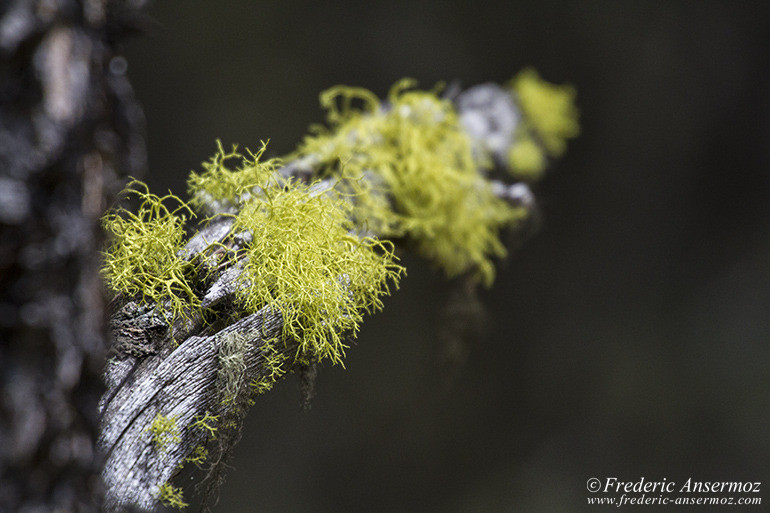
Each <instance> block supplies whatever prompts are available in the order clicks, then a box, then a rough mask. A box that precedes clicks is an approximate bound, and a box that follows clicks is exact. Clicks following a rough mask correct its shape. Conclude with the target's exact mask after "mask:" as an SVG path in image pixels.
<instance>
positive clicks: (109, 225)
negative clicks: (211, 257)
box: [102, 180, 200, 318]
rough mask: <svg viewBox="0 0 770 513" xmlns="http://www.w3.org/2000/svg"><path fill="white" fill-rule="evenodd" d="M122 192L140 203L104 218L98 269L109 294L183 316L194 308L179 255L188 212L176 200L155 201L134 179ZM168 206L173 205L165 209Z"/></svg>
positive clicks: (187, 270)
mask: <svg viewBox="0 0 770 513" xmlns="http://www.w3.org/2000/svg"><path fill="white" fill-rule="evenodd" d="M125 193H126V194H127V195H129V196H136V197H138V198H139V200H140V201H141V204H140V205H139V208H138V211H137V212H136V213H133V212H131V211H129V210H127V209H125V208H118V209H116V210H113V211H110V212H108V213H107V214H106V215H105V217H104V220H103V225H104V228H105V230H106V231H107V234H108V236H109V240H110V244H109V247H108V248H107V251H106V252H105V253H104V264H103V267H102V274H103V275H104V277H105V279H106V281H107V285H108V286H109V288H110V289H111V290H112V291H113V292H115V293H118V292H120V293H123V294H126V295H128V296H129V297H132V296H136V297H139V298H141V300H142V301H144V302H152V303H155V304H156V305H159V306H161V307H164V306H166V305H167V308H168V310H169V311H170V313H171V317H172V318H176V317H180V316H186V315H187V311H188V310H189V309H190V308H196V307H198V306H199V304H200V301H199V300H198V298H197V296H196V295H195V293H194V291H193V289H192V286H191V275H192V274H193V273H194V271H195V269H194V265H193V264H192V263H191V262H189V261H187V260H185V259H184V258H182V257H181V256H180V250H181V249H182V246H183V239H184V236H185V233H184V223H185V220H186V215H187V214H189V215H191V216H192V215H194V214H193V212H192V211H191V210H190V208H189V207H188V206H187V205H186V204H185V203H184V202H183V201H182V200H180V199H179V198H177V197H176V196H174V195H172V194H169V195H167V196H164V197H162V198H161V197H158V196H156V195H154V194H151V193H150V192H149V190H148V189H147V186H146V185H145V184H144V183H142V182H140V181H138V180H134V181H132V182H131V183H129V184H128V186H127V188H126V192H125ZM168 203H176V206H175V207H174V208H173V209H170V207H168V206H167V204H168Z"/></svg>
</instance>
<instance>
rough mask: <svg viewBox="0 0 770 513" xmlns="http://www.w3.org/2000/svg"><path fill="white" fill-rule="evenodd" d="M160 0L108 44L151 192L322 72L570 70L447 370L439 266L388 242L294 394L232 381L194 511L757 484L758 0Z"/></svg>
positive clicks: (302, 92)
mask: <svg viewBox="0 0 770 513" xmlns="http://www.w3.org/2000/svg"><path fill="white" fill-rule="evenodd" d="M183 4H184V5H182V4H180V3H178V2H160V1H158V2H155V4H154V6H153V8H152V9H150V11H149V12H150V14H151V16H152V17H153V18H154V19H155V20H156V23H154V24H152V25H150V27H149V30H148V33H146V34H144V35H141V36H139V37H137V38H136V39H135V40H134V41H132V42H131V43H130V45H129V47H128V52H127V59H128V63H129V67H128V73H129V76H130V78H131V80H132V82H133V84H134V87H135V89H136V93H137V96H138V97H139V100H140V101H141V102H142V103H143V105H144V108H145V114H146V117H147V125H148V150H149V168H150V171H149V175H148V176H147V177H146V178H147V179H148V181H149V183H150V185H151V187H152V188H153V189H154V191H155V192H158V193H162V192H165V191H166V190H167V189H171V190H172V191H174V192H176V193H178V194H184V189H185V185H184V182H185V179H186V177H187V174H188V172H189V171H190V170H193V169H194V170H199V169H200V162H202V161H204V160H207V159H208V158H209V157H210V156H211V155H212V154H213V152H214V151H215V140H216V139H217V138H220V139H221V140H222V141H223V143H224V144H225V145H226V146H229V145H230V144H232V143H238V144H240V145H241V147H244V146H245V147H248V148H252V149H256V148H258V146H259V141H260V139H268V138H269V139H270V145H269V147H268V153H270V154H271V155H280V154H284V153H287V152H289V151H291V150H292V149H293V148H294V146H295V145H296V143H298V142H299V141H300V139H301V138H302V136H303V134H305V133H306V131H307V127H308V125H310V124H311V123H318V122H321V121H322V120H323V113H322V112H321V110H320V108H319V107H318V93H319V92H321V91H322V90H324V89H326V88H328V87H330V86H333V85H336V84H340V83H343V84H349V85H354V86H362V87H366V88H369V89H371V90H373V91H374V92H375V93H377V94H378V95H379V96H383V95H384V94H386V93H387V90H388V88H389V86H390V85H391V84H392V83H393V82H395V81H396V80H397V79H399V78H402V77H405V76H409V77H414V78H416V79H418V80H419V82H420V85H421V86H423V87H425V88H430V87H432V86H433V85H434V84H435V83H436V82H438V81H442V80H445V81H451V80H454V79H458V80H461V82H462V84H463V85H465V86H470V85H474V84H477V83H480V82H485V81H495V82H498V83H499V82H505V81H507V80H508V79H509V78H510V77H512V76H513V75H514V74H515V73H516V72H517V71H519V70H520V69H521V68H523V67H526V66H534V67H535V68H536V69H537V70H538V71H539V72H540V74H541V75H542V76H543V78H545V79H546V80H549V81H551V82H556V83H564V82H568V83H571V84H573V85H574V86H575V87H576V88H577V91H578V106H579V108H580V111H581V122H582V123H581V124H582V135H581V136H580V137H579V138H578V139H577V140H575V141H573V142H571V144H570V147H569V150H568V152H567V154H566V157H565V158H564V159H562V160H561V161H560V162H559V163H557V165H556V166H554V167H553V168H552V170H551V172H550V174H549V175H548V176H547V178H546V179H545V180H544V181H543V183H541V184H540V185H539V187H538V188H537V190H536V194H537V197H538V199H539V201H540V204H541V207H542V213H543V223H542V226H541V229H540V231H539V232H538V233H537V234H536V235H535V237H534V238H533V239H531V240H530V241H529V242H528V243H527V244H525V245H524V246H523V248H522V249H521V250H520V251H518V252H516V253H515V254H513V255H512V257H511V258H510V259H509V260H508V261H507V262H506V263H504V264H502V265H501V266H500V267H499V269H498V277H497V280H496V282H495V285H494V286H493V288H492V289H490V290H488V291H485V292H484V293H483V294H482V301H483V303H484V304H485V306H486V307H487V323H486V329H485V332H484V333H482V334H481V335H480V336H479V337H478V339H477V340H476V341H474V342H473V343H471V345H470V347H469V352H468V358H467V361H466V362H465V363H464V365H462V366H461V367H460V368H459V369H458V370H457V371H456V372H455V373H454V374H453V375H452V378H453V379H448V376H447V373H446V369H445V368H443V367H442V366H441V365H440V364H439V355H440V354H441V351H442V346H441V340H440V337H439V336H438V333H437V331H438V328H439V326H440V324H441V322H442V321H441V316H440V310H441V308H442V306H443V305H444V303H445V299H446V296H447V295H448V291H449V290H450V287H449V285H448V284H447V283H446V281H445V280H444V279H443V277H442V276H441V275H440V274H439V273H437V272H435V271H434V270H432V269H431V268H430V267H429V266H428V265H427V264H425V263H423V262H421V261H419V260H418V259H417V258H414V257H410V256H406V257H405V259H404V263H405V265H406V266H407V269H408V276H407V277H406V278H405V279H403V280H402V282H401V290H400V291H398V292H397V293H395V294H394V295H393V296H392V297H390V298H387V299H386V301H385V309H384V311H383V312H381V313H379V314H377V315H374V316H372V317H369V318H368V319H367V321H366V322H365V324H364V329H363V330H362V332H361V333H360V335H359V337H358V340H357V343H355V344H354V345H353V346H352V347H351V348H350V350H349V351H348V354H347V359H346V360H345V365H346V369H343V368H342V367H339V366H337V367H332V366H330V365H326V366H325V367H324V368H323V369H322V370H321V372H320V373H319V377H318V381H317V387H316V392H317V393H316V397H315V399H314V401H313V403H312V410H311V411H310V412H309V413H303V412H301V411H300V409H299V401H300V393H299V390H298V386H297V380H296V379H295V378H292V377H289V378H288V379H286V380H284V381H283V382H280V383H279V384H278V385H277V387H276V389H275V390H274V391H273V392H271V393H269V394H266V395H265V396H262V397H261V398H260V399H259V400H258V402H257V405H256V406H255V407H254V408H253V409H252V411H251V412H250V413H249V416H248V419H247V423H246V430H245V432H244V437H243V440H242V441H241V443H240V445H239V446H238V447H237V450H236V453H237V454H236V456H235V458H234V459H233V460H232V464H233V465H234V467H235V469H234V470H232V471H231V472H230V473H229V478H228V480H227V482H226V483H225V485H224V487H223V488H222V500H221V502H220V504H219V506H218V507H217V508H216V511H223V512H224V511H227V512H230V513H235V512H246V511H248V512H252V511H259V512H260V513H269V512H311V511H312V512H335V513H338V512H343V511H369V512H411V511H414V512H426V511H441V512H471V511H484V512H486V513H488V512H497V511H500V512H507V511H532V512H539V511H550V512H580V511H596V510H597V508H598V507H597V506H593V507H592V506H588V505H586V499H585V497H586V496H588V495H589V494H588V493H587V491H586V488H585V486H586V480H587V479H588V478H590V477H599V478H602V477H605V476H616V477H618V478H619V479H620V480H637V479H639V478H640V477H641V476H644V477H645V478H646V479H649V480H662V479H663V478H666V479H667V480H669V481H677V482H684V481H685V480H686V479H687V478H688V477H692V478H693V479H694V480H703V481H762V484H763V487H762V488H763V492H764V493H763V494H761V495H762V496H763V499H764V502H767V501H770V494H769V493H768V492H767V491H766V490H768V489H770V472H768V466H767V462H768V461H770V432H769V431H768V425H770V408H768V398H769V397H768V396H769V392H768V391H770V66H769V64H768V63H770V51H769V50H770V48H768V46H770V45H768V43H769V42H770V9H769V8H763V9H760V8H751V7H749V6H750V5H751V4H759V3H758V2H745V3H744V2H735V3H734V2H728V1H723V2H708V1H702V2H679V1H634V2H630V1H629V2H615V1H610V0H607V1H589V2H585V1H582V2H578V1H569V2H567V1H537V2H535V1H520V2H515V1H497V2H495V1H489V2H459V1H455V2H450V1H430V2H406V1H397V0H391V1H388V2H357V1H355V2H354V1H348V2H337V3H334V4H331V3H326V2H312V3H311V2H296V1H284V2H254V1H252V0H241V1H222V2H212V1H203V0H195V1H193V0H189V1H186V2H184V3H183ZM188 496H189V494H188ZM655 510H656V509H655V507H646V509H645V511H655Z"/></svg>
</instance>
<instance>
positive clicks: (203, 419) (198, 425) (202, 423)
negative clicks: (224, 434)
mask: <svg viewBox="0 0 770 513" xmlns="http://www.w3.org/2000/svg"><path fill="white" fill-rule="evenodd" d="M218 422H219V416H218V415H212V414H210V413H209V412H208V411H206V412H205V413H204V414H203V415H196V416H195V417H194V418H193V422H192V424H190V429H200V430H201V431H205V432H206V433H207V435H208V437H209V438H211V439H214V438H216V436H217V427H216V426H217V423H218Z"/></svg>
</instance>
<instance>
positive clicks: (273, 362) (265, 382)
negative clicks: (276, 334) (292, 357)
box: [251, 341, 286, 395]
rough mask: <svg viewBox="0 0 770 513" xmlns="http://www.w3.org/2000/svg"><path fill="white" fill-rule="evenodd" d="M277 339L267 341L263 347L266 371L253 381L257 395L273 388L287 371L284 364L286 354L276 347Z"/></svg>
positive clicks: (253, 387) (252, 386)
mask: <svg viewBox="0 0 770 513" xmlns="http://www.w3.org/2000/svg"><path fill="white" fill-rule="evenodd" d="M274 344H275V341H271V342H266V343H265V344H264V345H263V347H262V355H263V358H264V365H263V367H264V369H265V372H264V373H263V374H262V375H261V376H260V377H259V378H256V379H254V380H252V382H251V389H252V391H253V392H254V394H255V395H259V394H264V393H265V392H267V391H268V390H270V389H272V388H273V385H274V384H275V382H276V381H278V379H279V378H280V377H281V376H283V375H284V374H285V373H286V369H285V368H284V366H283V364H284V362H285V361H286V356H285V355H284V354H282V353H280V352H279V351H278V350H276V349H275V345H274Z"/></svg>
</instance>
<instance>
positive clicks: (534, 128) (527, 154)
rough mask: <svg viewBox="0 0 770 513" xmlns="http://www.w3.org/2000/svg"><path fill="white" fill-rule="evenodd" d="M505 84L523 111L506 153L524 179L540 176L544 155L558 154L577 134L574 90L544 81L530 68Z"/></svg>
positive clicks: (543, 167)
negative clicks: (536, 141) (518, 126)
mask: <svg viewBox="0 0 770 513" xmlns="http://www.w3.org/2000/svg"><path fill="white" fill-rule="evenodd" d="M508 87H509V88H510V90H511V91H512V92H513V94H514V97H515V99H516V101H517V103H518V105H519V107H520V108H521V110H522V112H523V113H524V123H523V125H522V126H521V127H520V128H519V129H518V130H517V132H518V133H517V137H516V141H514V143H513V145H512V146H511V149H510V151H509V154H508V157H509V164H510V169H511V171H512V172H513V173H514V174H515V175H517V176H519V175H522V177H523V178H529V179H532V178H539V177H540V175H542V172H543V171H544V170H545V154H547V155H548V156H550V157H560V156H561V155H562V154H563V153H564V151H565V150H566V149H567V139H571V138H573V137H576V136H577V135H578V134H579V133H580V124H579V122H578V112H577V108H576V107H575V89H574V88H573V87H571V86H568V85H561V86H559V85H555V84H551V83H549V82H546V81H545V80H543V79H541V78H540V76H539V75H538V74H537V72H536V71H535V70H534V69H531V68H528V69H525V70H523V71H521V72H520V73H519V74H518V75H516V76H515V77H514V78H513V80H511V82H510V83H509V84H508ZM535 139H537V140H538V141H539V142H540V143H541V144H542V149H541V147H540V146H539V145H537V144H535ZM538 153H539V154H538Z"/></svg>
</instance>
